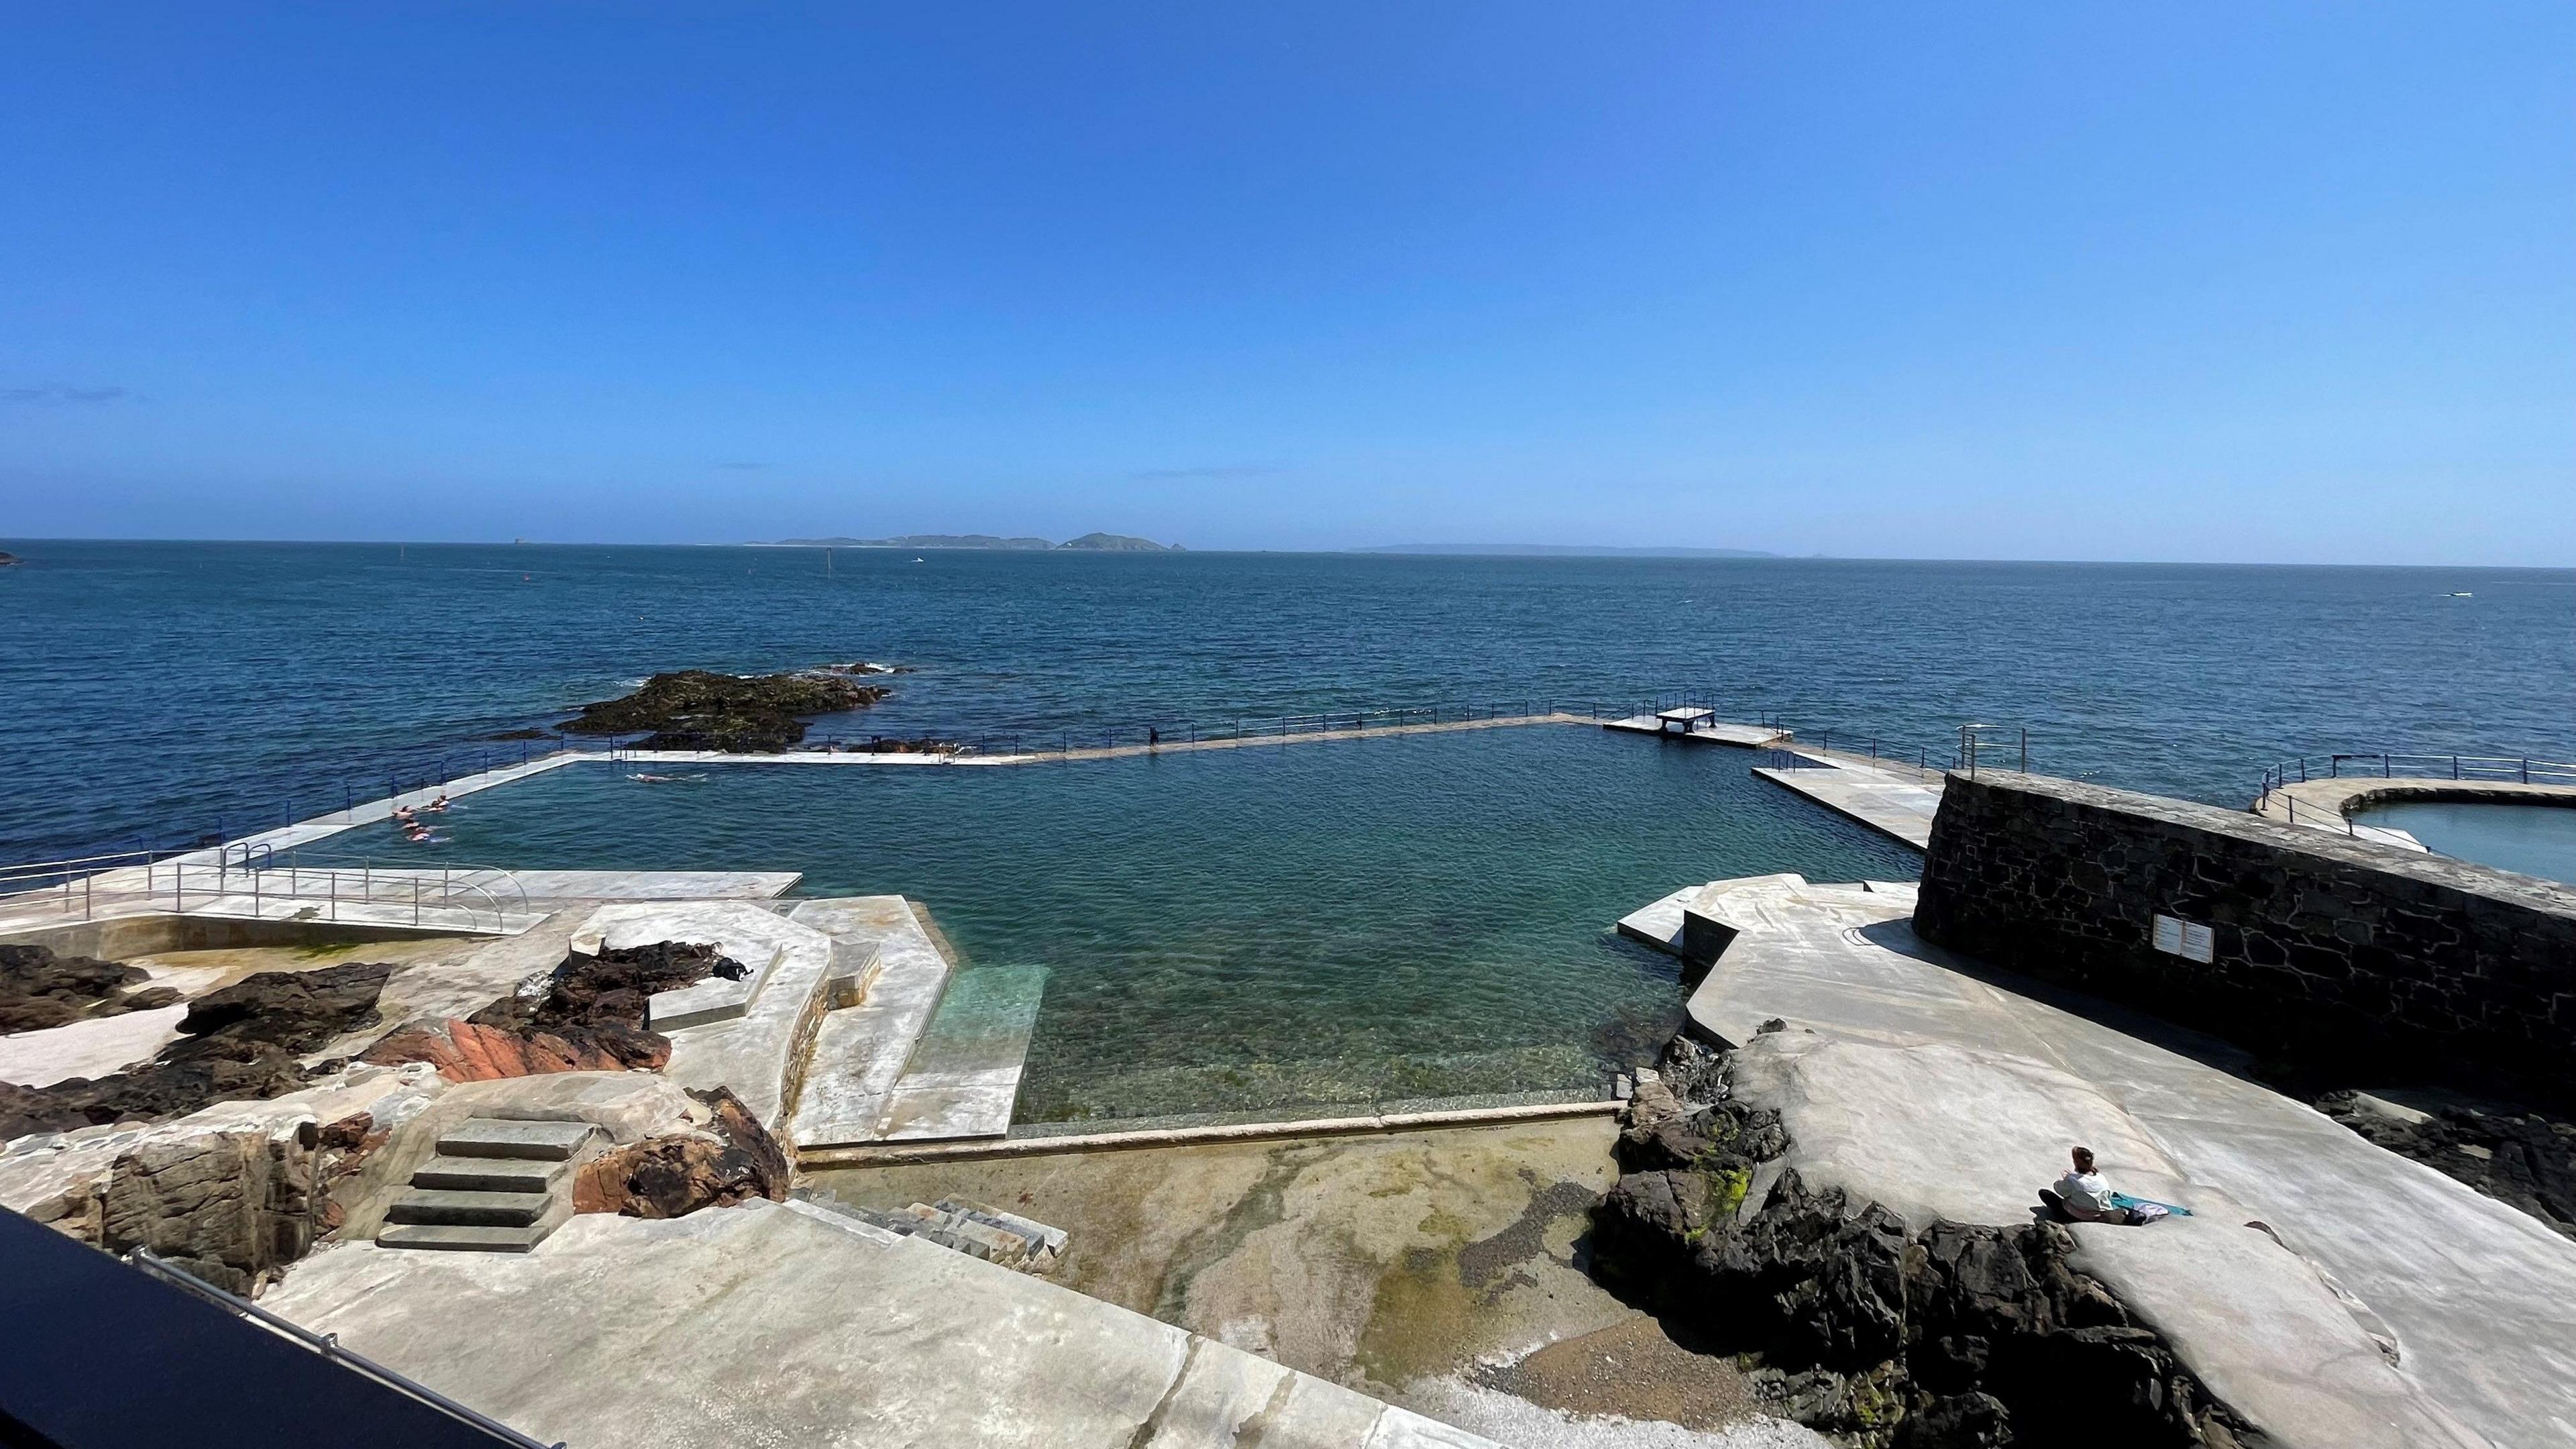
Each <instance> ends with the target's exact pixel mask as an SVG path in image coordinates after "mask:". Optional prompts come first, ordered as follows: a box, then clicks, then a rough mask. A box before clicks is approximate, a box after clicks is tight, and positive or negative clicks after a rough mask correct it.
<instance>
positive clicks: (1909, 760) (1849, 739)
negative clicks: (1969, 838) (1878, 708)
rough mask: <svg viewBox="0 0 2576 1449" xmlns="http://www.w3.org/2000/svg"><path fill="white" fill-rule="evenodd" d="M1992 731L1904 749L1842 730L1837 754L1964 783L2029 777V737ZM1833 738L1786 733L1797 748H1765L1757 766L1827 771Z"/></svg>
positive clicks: (1970, 729) (1973, 728) (1824, 733)
mask: <svg viewBox="0 0 2576 1449" xmlns="http://www.w3.org/2000/svg"><path fill="white" fill-rule="evenodd" d="M2000 731H2001V727H2000V726H1997V725H1983V724H1970V725H1961V726H1960V727H1959V734H1958V739H1957V740H1956V741H1955V742H1953V743H1949V744H1946V745H1943V746H1938V747H1936V746H1932V745H1923V744H1917V745H1914V746H1913V747H1911V748H1910V749H1909V748H1908V747H1907V746H1905V745H1904V744H1902V743H1899V742H1897V741H1894V740H1890V739H1887V738H1885V737H1883V736H1880V735H1877V734H1873V733H1866V732H1855V731H1852V730H1848V729H1846V730H1845V731H1843V733H1842V739H1843V743H1842V747H1841V753H1842V754H1843V755H1844V756H1845V757H1847V758H1850V759H1855V760H1857V759H1860V758H1862V757H1864V756H1866V758H1868V759H1869V760H1871V761H1872V762H1875V763H1884V764H1893V765H1899V766H1911V767H1913V768H1914V769H1916V770H1919V771H1922V772H1924V773H1925V774H1946V773H1948V772H1950V771H1953V770H1957V771H1960V772H1962V773H1965V774H1966V775H1967V776H1968V777H1969V778H1970V779H1974V778H1976V777H1977V776H1978V775H1980V774H1993V773H1997V772H2001V773H2005V774H2022V775H2026V774H2029V773H2030V731H2029V730H2026V729H2015V730H2014V731H2013V733H2012V734H2011V735H2010V736H2009V737H2006V736H2004V735H2002V734H2001V732H2000ZM1834 734H1835V732H1834V731H1832V730H1830V729H1820V730H1817V731H1815V732H1814V733H1813V735H1812V739H1813V740H1814V743H1812V744H1809V743H1807V741H1808V740H1809V739H1810V738H1811V736H1809V735H1807V734H1804V733H1800V732H1796V731H1792V732H1790V738H1792V739H1793V740H1797V741H1798V742H1799V743H1797V744H1795V745H1792V746H1780V747H1773V748H1768V749H1765V750H1764V751H1763V754H1764V756H1765V758H1764V760H1763V765H1764V767H1765V768H1767V769H1777V770H1830V769H1833V768H1834V763H1833V761H1832V759H1830V758H1824V759H1819V758H1817V757H1818V756H1828V757H1830V756H1831V755H1833V754H1834V753H1835V745H1834Z"/></svg>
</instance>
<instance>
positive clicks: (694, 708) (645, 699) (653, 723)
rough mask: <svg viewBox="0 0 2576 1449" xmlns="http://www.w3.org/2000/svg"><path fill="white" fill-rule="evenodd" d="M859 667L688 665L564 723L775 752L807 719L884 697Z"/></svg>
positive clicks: (676, 743) (668, 745) (650, 742)
mask: <svg viewBox="0 0 2576 1449" xmlns="http://www.w3.org/2000/svg"><path fill="white" fill-rule="evenodd" d="M857 670H858V666H854V665H834V666H829V667H826V668H822V669H808V670H798V671H795V672H793V673H788V674H763V675H757V676H753V677H750V678H744V677H742V676H739V675H732V674H717V673H714V672H713V671H710V670H705V669H683V670H680V671H677V672H675V673H670V674H656V675H654V676H653V677H652V678H650V679H648V680H646V681H644V687H643V688H641V689H638V690H636V691H635V692H634V693H632V694H628V695H623V696H621V697H619V698H616V699H610V700H602V701H601V702H599V703H597V704H590V705H584V706H582V710H581V713H580V714H579V715H578V716H576V717H575V718H573V719H571V720H568V721H566V722H565V723H564V725H563V726H562V728H563V730H564V732H565V733H567V734H577V735H633V734H643V735H646V736H647V738H645V739H643V740H641V741H639V742H638V747H639V748H642V749H647V750H722V751H725V752H727V753H732V754H770V753H774V752H776V751H779V750H783V749H786V748H787V747H789V746H790V745H793V744H795V743H797V742H798V741H800V740H802V739H804V738H805V721H806V720H808V719H811V718H813V717H814V716H816V715H826V714H846V713H848V712H849V711H851V710H856V709H865V708H867V707H868V706H869V705H872V704H874V703H876V702H877V701H878V700H880V699H883V698H885V697H886V694H887V693H888V691H887V690H886V688H885V687H884V686H883V685H875V684H860V683H858V682H857V681H856V680H855V679H854V678H853V677H852V675H853V673H855V672H857Z"/></svg>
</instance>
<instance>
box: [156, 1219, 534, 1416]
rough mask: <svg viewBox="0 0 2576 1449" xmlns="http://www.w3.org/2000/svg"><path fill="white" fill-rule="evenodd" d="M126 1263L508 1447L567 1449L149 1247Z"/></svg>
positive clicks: (336, 1335)
mask: <svg viewBox="0 0 2576 1449" xmlns="http://www.w3.org/2000/svg"><path fill="white" fill-rule="evenodd" d="M125 1260H126V1261H127V1262H129V1263H132V1264H133V1265H134V1266H135V1267H137V1268H139V1269H141V1270H143V1271H144V1272H146V1273H149V1274H151V1275H152V1276H153V1277H155V1278H158V1279H160V1280H161V1281H162V1282H164V1283H168V1284H170V1285H171V1286H172V1287H174V1288H178V1289H180V1290H182V1291H184V1292H187V1293H192V1294H194V1295H196V1296H197V1297H198V1298H200V1299H202V1300H204V1301H206V1302H208V1303H211V1304H213V1305H214V1306H216V1307H217V1308H221V1309H223V1310H224V1311H226V1312H228V1313H232V1314H236V1315H238V1316H240V1317H242V1318H246V1319H249V1320H250V1321H251V1322H253V1323H256V1324H258V1325H259V1326H260V1327H262V1328H265V1329H267V1330H269V1331H270V1332H272V1333H275V1334H277V1335H278V1336H279V1337H281V1338H285V1339H288V1340H291V1341H293V1342H295V1343H299V1344H302V1345H303V1346H304V1347H306V1348H309V1349H311V1350H313V1351H314V1352H315V1353H318V1354H320V1355H322V1357H324V1358H325V1359H328V1360H330V1361H331V1362H333V1363H337V1364H342V1365H345V1366H346V1367H347V1368H349V1369H350V1370H352V1371H353V1372H356V1373H359V1374H363V1375H365V1376H366V1377H368V1378H371V1379H374V1380H375V1381H376V1382H377V1383H379V1384H381V1385H383V1386H384V1387H386V1388H389V1389H392V1390H393V1391H394V1392H396V1393H398V1394H401V1395H403V1396H404V1397H406V1398H409V1399H413V1400H416V1401H418V1402H420V1403H423V1404H426V1405H428V1406H429V1407H431V1408H433V1409H436V1410H438V1411H439V1412H440V1413H442V1414H445V1415H447V1416H448V1417H449V1418H452V1419H455V1420H457V1421H458V1422H460V1423H463V1424H465V1425H466V1426H467V1427H469V1428H474V1429H480V1430H482V1431H483V1432H484V1433H486V1434H490V1435H492V1436H493V1437H495V1438H497V1439H500V1440H502V1441H503V1442H504V1443H508V1444H514V1445H517V1446H518V1449H564V1444H563V1441H561V1440H557V1441H555V1442H554V1443H552V1444H548V1443H546V1442H545V1441H544V1440H541V1439H535V1438H531V1437H529V1436H528V1435H526V1434H522V1433H520V1432H519V1431H518V1430H516V1429H513V1428H511V1427H510V1426H509V1425H507V1424H504V1423H502V1422H501V1421H500V1420H498V1419H495V1418H493V1417H492V1416H491V1415H489V1414H486V1413H484V1412H482V1411H481V1410H479V1409H476V1408H473V1407H472V1406H470V1405H466V1404H460V1403H458V1402H457V1401H455V1400H454V1399H451V1398H449V1397H448V1396H447V1395H445V1394H442V1393H440V1392H439V1391H438V1390H436V1389H433V1388H431V1387H429V1386H428V1385H427V1384H423V1383H416V1382H414V1381H413V1380H411V1379H408V1378H405V1377H403V1376H402V1375H401V1374H398V1373H396V1372H394V1371H393V1370H392V1369H389V1368H387V1367H385V1366H384V1365H383V1364H380V1363H378V1362H376V1361H375V1360H374V1359H371V1358H369V1357H367V1356H366V1355H365V1354H362V1353H359V1352H357V1351H356V1350H354V1349H347V1348H342V1347H341V1346H340V1335H338V1334H336V1333H315V1332H314V1331H313V1330H311V1329H309V1328H306V1327H305V1326H304V1325H302V1324H300V1323H297V1322H294V1321H293V1320H291V1319H287V1318H283V1317H280V1316H279V1315H277V1314H274V1313H271V1312H269V1311H268V1310H267V1309H265V1308H262V1307H260V1306H259V1305H258V1304H256V1303H253V1302H251V1301H250V1300H249V1299H247V1298H240V1297H236V1296H234V1295H233V1294H231V1293H228V1292H226V1291H225V1290H223V1289H221V1288H218V1287H216V1286H215V1285H214V1284H212V1283H209V1282H207V1281H206V1280H205V1279H203V1278H200V1277H198V1276H197V1275H196V1274H194V1273H191V1272H189V1271H188V1270H187V1269H185V1268H182V1267H180V1266H179V1265H178V1264H176V1263H173V1262H171V1261H170V1260H169V1259H167V1258H164V1257H162V1256H160V1255H159V1254H157V1253H155V1252H153V1251H152V1250H151V1249H150V1248H136V1249H134V1250H133V1251H132V1252H130V1253H127V1254H126V1255H125Z"/></svg>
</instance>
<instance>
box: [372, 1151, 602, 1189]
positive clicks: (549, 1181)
mask: <svg viewBox="0 0 2576 1449" xmlns="http://www.w3.org/2000/svg"><path fill="white" fill-rule="evenodd" d="M571 1175H572V1163H571V1162H570V1161H569V1160H566V1161H561V1162H547V1161H543V1160H541V1159H531V1158H525V1157H433V1158H431V1159H430V1160H428V1161H427V1162H424V1163H422V1164H421V1165H420V1170H419V1171H417V1172H415V1173H413V1174H412V1175H411V1185H412V1186H414V1187H427V1188H441V1189H446V1190H449V1191H456V1192H552V1191H554V1190H555V1187H556V1186H557V1185H558V1184H560V1183H562V1182H563V1181H564V1179H566V1178H568V1177H570V1176H571Z"/></svg>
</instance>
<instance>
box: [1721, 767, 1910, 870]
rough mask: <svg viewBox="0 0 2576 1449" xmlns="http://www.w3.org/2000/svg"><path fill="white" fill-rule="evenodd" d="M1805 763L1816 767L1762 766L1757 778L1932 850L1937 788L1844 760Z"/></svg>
mask: <svg viewBox="0 0 2576 1449" xmlns="http://www.w3.org/2000/svg"><path fill="white" fill-rule="evenodd" d="M1800 758H1802V759H1810V760H1814V761H1816V762H1817V763H1816V764H1814V765H1813V766H1811V767H1807V768H1799V769H1786V770H1783V769H1773V768H1770V767H1767V766H1757V767H1756V768H1755V769H1754V771H1753V773H1754V774H1756V775H1759V776H1761V777H1762V778H1763V779H1765V780H1768V781H1770V782H1771V783H1772V784H1775V785H1779V786H1782V787H1785V788H1787V789H1790V790H1794V791H1796V792H1797V793H1799V794H1801V795H1804V796H1806V797H1807V798H1808V799H1810V800H1813V801H1815V802H1816V803H1817V804H1819V805H1822V806H1824V807H1825V808H1826V809H1828V810H1831V811H1833V812H1834V813H1835V814H1837V815H1840V816H1842V817H1844V818H1845V819H1849V820H1856V821H1859V822H1860V823H1861V824H1863V825H1866V826H1868V827H1869V828H1870V829H1872V830H1875V831H1877V832H1878V833H1879V834H1881V835H1884V836H1887V837H1889V838H1890V839H1893V840H1899V841H1903V842H1904V843H1905V844H1907V845H1910V846H1913V847H1914V848H1915V849H1916V850H1923V849H1926V848H1927V847H1929V846H1930V845H1931V843H1932V817H1933V816H1934V815H1936V814H1938V813H1939V812H1940V809H1941V791H1940V788H1939V787H1938V786H1935V785H1926V784H1923V783H1922V782H1921V781H1919V780H1916V779H1910V778H1908V777H1907V776H1906V775H1900V774H1898V773H1896V772H1895V771H1893V770H1884V769H1875V768H1872V767H1871V766H1868V765H1863V764H1858V763H1856V762H1854V761H1852V760H1849V759H1847V758H1844V757H1842V756H1833V757H1830V758H1827V757H1825V756H1821V755H1808V754H1805V753H1804V752H1800Z"/></svg>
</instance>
